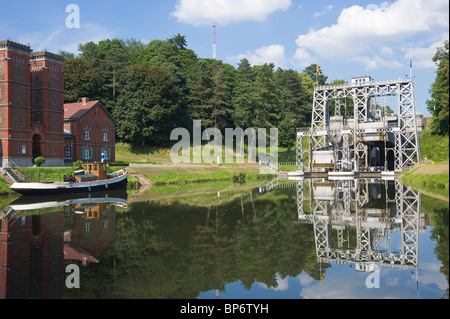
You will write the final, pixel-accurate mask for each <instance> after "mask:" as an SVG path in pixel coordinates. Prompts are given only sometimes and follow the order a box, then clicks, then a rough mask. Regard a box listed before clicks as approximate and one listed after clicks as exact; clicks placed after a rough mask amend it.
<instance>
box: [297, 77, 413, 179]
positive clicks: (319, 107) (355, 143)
mask: <svg viewBox="0 0 450 319" xmlns="http://www.w3.org/2000/svg"><path fill="white" fill-rule="evenodd" d="M387 96H393V97H396V103H397V108H396V112H397V115H396V116H391V117H389V116H387V115H386V114H385V112H384V111H383V112H382V113H380V112H377V104H376V102H375V101H376V99H377V98H380V97H387ZM331 101H333V103H334V116H333V117H330V102H331ZM347 102H349V103H353V118H347ZM343 105H344V106H345V114H344V115H342V112H341V111H342V106H343ZM330 119H331V121H330ZM305 137H308V138H309V150H308V152H309V163H308V165H307V164H306V163H305V151H304V150H303V139H304V138H305ZM375 143H377V145H378V144H379V145H381V147H382V149H383V151H384V154H383V156H384V159H385V163H383V165H379V166H383V169H382V170H385V171H387V170H394V171H404V170H407V169H410V168H411V167H413V166H414V165H416V164H418V163H419V162H420V148H419V139H418V125H417V118H416V110H415V104H414V86H413V82H412V79H399V80H393V81H377V82H375V81H368V82H365V83H364V84H354V83H352V84H345V85H335V86H332V85H329V86H319V87H315V89H314V102H313V110H312V121H311V127H310V128H308V129H299V130H298V131H297V148H296V150H297V170H305V169H306V167H308V168H309V170H310V171H311V170H312V169H313V168H314V167H313V164H314V163H313V158H314V157H315V156H317V154H319V155H320V153H321V152H322V153H324V152H326V151H328V152H330V150H332V151H333V152H334V162H336V161H337V160H343V161H352V162H353V170H354V171H360V170H361V169H362V168H363V167H368V166H371V165H372V164H371V163H370V159H369V152H370V148H373V147H374V144H375ZM383 144H384V146H383ZM380 152H381V150H380ZM388 158H391V159H393V164H392V165H391V168H389V167H388V163H387V159H388Z"/></svg>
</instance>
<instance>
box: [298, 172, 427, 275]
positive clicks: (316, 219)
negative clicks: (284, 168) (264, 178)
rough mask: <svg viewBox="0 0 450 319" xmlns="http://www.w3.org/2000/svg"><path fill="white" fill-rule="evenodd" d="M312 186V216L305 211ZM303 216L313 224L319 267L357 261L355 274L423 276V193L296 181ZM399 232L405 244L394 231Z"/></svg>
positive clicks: (375, 184)
mask: <svg viewBox="0 0 450 319" xmlns="http://www.w3.org/2000/svg"><path fill="white" fill-rule="evenodd" d="M305 183H307V184H309V189H310V193H309V196H310V197H309V203H310V207H309V212H307V211H306V209H305V205H304V204H305V196H304V195H305V192H304V188H305ZM297 203H298V218H299V221H300V222H304V223H310V224H312V225H313V226H314V239H315V246H316V254H317V261H318V263H337V264H348V263H354V265H355V270H356V271H363V272H374V271H376V270H379V269H380V268H381V267H389V268H398V269H403V270H406V269H411V270H414V271H415V272H416V275H417V272H418V269H417V267H418V253H419V231H421V230H422V231H424V230H425V221H424V217H425V216H424V214H421V213H420V203H421V197H420V194H419V193H418V192H417V191H415V190H413V189H412V188H411V187H406V186H404V185H403V184H401V183H400V182H399V181H397V180H394V181H387V180H382V179H378V180H377V179H371V180H364V179H363V180H360V179H357V180H353V179H352V180H335V181H327V180H307V181H304V180H303V181H298V182H297ZM397 231H399V237H400V238H401V240H400V241H395V242H394V241H393V240H391V239H392V233H393V232H397Z"/></svg>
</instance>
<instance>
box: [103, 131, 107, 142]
mask: <svg viewBox="0 0 450 319" xmlns="http://www.w3.org/2000/svg"><path fill="white" fill-rule="evenodd" d="M103 142H108V132H103Z"/></svg>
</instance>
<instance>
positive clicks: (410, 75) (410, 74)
mask: <svg viewBox="0 0 450 319" xmlns="http://www.w3.org/2000/svg"><path fill="white" fill-rule="evenodd" d="M409 78H410V79H411V80H412V57H411V55H410V56H409Z"/></svg>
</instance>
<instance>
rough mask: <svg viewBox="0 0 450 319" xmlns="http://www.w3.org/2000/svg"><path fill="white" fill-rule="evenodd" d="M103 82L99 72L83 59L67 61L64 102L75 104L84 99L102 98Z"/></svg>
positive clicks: (65, 64) (65, 66) (65, 65)
mask: <svg viewBox="0 0 450 319" xmlns="http://www.w3.org/2000/svg"><path fill="white" fill-rule="evenodd" d="M100 87H101V80H100V77H99V75H98V74H97V72H96V71H95V70H94V69H92V68H91V67H89V65H88V64H87V63H86V62H85V61H84V60H82V59H79V58H73V59H67V60H66V62H65V63H64V102H65V103H74V102H77V101H79V100H80V99H81V98H82V97H89V98H90V99H92V100H95V99H99V98H100V97H101V89H100Z"/></svg>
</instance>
